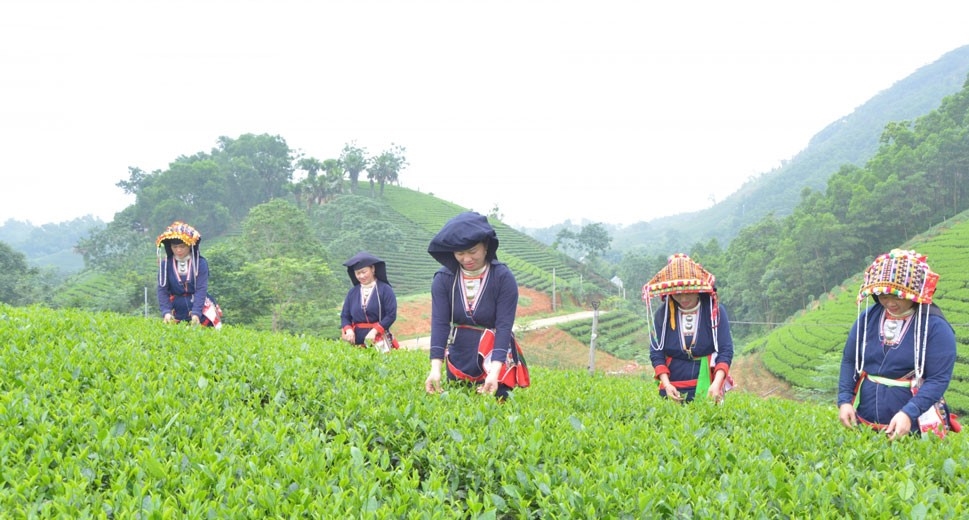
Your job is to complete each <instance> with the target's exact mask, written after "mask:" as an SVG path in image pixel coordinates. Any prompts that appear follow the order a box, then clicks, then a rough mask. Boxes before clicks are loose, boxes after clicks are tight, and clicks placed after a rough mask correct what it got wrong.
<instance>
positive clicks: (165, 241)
mask: <svg viewBox="0 0 969 520" xmlns="http://www.w3.org/2000/svg"><path fill="white" fill-rule="evenodd" d="M175 241H179V242H183V243H185V244H187V245H188V246H189V247H190V248H191V249H192V251H191V253H190V254H191V257H192V258H191V260H192V273H193V274H194V275H195V276H196V277H197V276H198V274H199V272H198V269H199V256H200V254H199V243H200V242H201V241H202V235H201V234H200V233H199V232H198V231H197V230H196V229H195V228H193V227H192V226H190V225H188V224H186V223H184V222H180V221H177V220H176V221H175V222H172V224H171V225H170V226H168V227H167V228H165V231H163V232H162V234H160V235H158V238H157V239H155V248H156V251H155V254H156V256H157V257H158V285H159V286H162V287H164V286H165V285H167V284H168V256H169V255H171V254H172V247H171V244H172V242H175Z"/></svg>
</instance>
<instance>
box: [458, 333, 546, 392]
mask: <svg viewBox="0 0 969 520" xmlns="http://www.w3.org/2000/svg"><path fill="white" fill-rule="evenodd" d="M456 327H457V328H461V329H476V330H480V331H481V338H480V339H479V340H478V364H479V365H480V366H481V368H482V370H481V374H480V375H478V376H471V375H468V374H466V373H464V372H462V371H461V370H460V369H458V367H456V366H454V364H452V363H451V358H450V356H449V355H448V351H447V350H445V351H444V359H445V361H447V368H448V370H449V371H450V372H451V373H452V374H454V376H455V377H457V378H458V379H463V380H465V381H471V382H473V383H478V382H481V381H484V380H485V378H487V377H488V374H487V372H485V370H484V368H485V367H487V366H489V364H490V363H491V362H492V361H495V360H492V359H491V353H492V351H494V349H495V331H494V329H483V328H481V327H472V326H470V325H457V326H456ZM512 342H514V344H515V352H517V354H518V356H517V357H518V359H517V360H516V359H515V355H514V354H513V353H512V351H511V350H510V349H509V350H508V353H507V355H506V356H505V360H504V361H503V363H502V366H501V371H500V372H498V382H499V383H501V384H503V385H505V386H507V387H509V388H515V387H519V386H520V387H522V388H525V387H527V386H529V385H531V383H532V379H531V375H530V374H529V373H528V365H527V364H525V353H524V352H523V351H522V347H521V345H520V344H519V343H518V338H516V337H515V336H514V335H512Z"/></svg>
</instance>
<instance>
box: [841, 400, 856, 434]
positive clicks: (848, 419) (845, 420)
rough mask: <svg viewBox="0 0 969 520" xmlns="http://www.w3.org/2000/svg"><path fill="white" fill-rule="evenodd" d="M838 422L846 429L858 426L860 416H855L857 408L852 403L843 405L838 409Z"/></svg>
mask: <svg viewBox="0 0 969 520" xmlns="http://www.w3.org/2000/svg"><path fill="white" fill-rule="evenodd" d="M838 420H840V421H841V424H843V425H845V428H853V427H854V426H855V425H856V424H858V416H857V415H855V407H854V406H853V405H852V404H851V403H843V404H842V405H841V406H839V407H838Z"/></svg>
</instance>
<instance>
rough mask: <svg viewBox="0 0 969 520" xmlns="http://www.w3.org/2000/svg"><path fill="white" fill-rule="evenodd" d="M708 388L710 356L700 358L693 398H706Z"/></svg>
mask: <svg viewBox="0 0 969 520" xmlns="http://www.w3.org/2000/svg"><path fill="white" fill-rule="evenodd" d="M708 390H710V356H703V357H702V358H700V373H699V374H698V375H697V376H696V394H694V396H693V398H694V399H704V398H706V395H707V391H708Z"/></svg>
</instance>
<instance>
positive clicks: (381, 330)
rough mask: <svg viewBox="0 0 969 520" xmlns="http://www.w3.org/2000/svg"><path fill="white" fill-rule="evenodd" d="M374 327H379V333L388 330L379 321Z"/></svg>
mask: <svg viewBox="0 0 969 520" xmlns="http://www.w3.org/2000/svg"><path fill="white" fill-rule="evenodd" d="M373 328H375V329H377V334H383V333H384V332H387V331H386V330H385V329H384V327H383V325H381V324H379V323H378V324H376V325H374V327H373Z"/></svg>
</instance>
